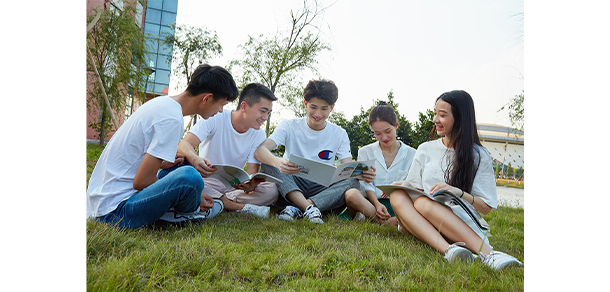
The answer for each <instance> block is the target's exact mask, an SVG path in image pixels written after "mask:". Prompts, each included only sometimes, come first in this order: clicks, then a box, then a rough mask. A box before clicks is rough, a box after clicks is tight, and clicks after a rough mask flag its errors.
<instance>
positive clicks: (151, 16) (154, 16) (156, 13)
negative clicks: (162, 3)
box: [146, 9, 161, 23]
mask: <svg viewBox="0 0 610 292" xmlns="http://www.w3.org/2000/svg"><path fill="white" fill-rule="evenodd" d="M146 22H151V23H161V11H160V10H156V9H147V10H146Z"/></svg>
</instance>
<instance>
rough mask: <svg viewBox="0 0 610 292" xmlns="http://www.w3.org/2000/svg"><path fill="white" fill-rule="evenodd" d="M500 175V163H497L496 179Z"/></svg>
mask: <svg viewBox="0 0 610 292" xmlns="http://www.w3.org/2000/svg"><path fill="white" fill-rule="evenodd" d="M499 175H500V163H497V164H496V172H495V177H496V178H498V176H499Z"/></svg>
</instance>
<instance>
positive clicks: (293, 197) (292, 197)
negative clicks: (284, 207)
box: [286, 190, 313, 212]
mask: <svg viewBox="0 0 610 292" xmlns="http://www.w3.org/2000/svg"><path fill="white" fill-rule="evenodd" d="M286 199H288V200H289V201H290V202H292V203H293V204H295V205H296V206H297V207H298V208H299V209H301V211H303V212H305V209H307V207H308V206H310V205H313V202H312V201H311V200H309V199H305V196H303V193H301V192H300V191H297V190H295V191H292V192H290V193H287V194H286Z"/></svg>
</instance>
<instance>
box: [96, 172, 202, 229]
mask: <svg viewBox="0 0 610 292" xmlns="http://www.w3.org/2000/svg"><path fill="white" fill-rule="evenodd" d="M182 166H184V167H182ZM171 170H172V171H161V172H159V174H158V175H157V177H158V178H159V180H158V181H156V182H155V183H153V184H152V185H150V186H148V187H146V188H145V189H143V190H141V191H140V192H138V193H136V194H135V195H133V196H131V197H130V198H129V199H127V200H125V201H123V202H121V203H120V204H119V206H118V207H117V208H116V209H115V210H114V211H112V212H110V213H108V214H106V215H104V216H101V217H98V220H100V221H102V222H106V223H109V224H116V225H117V226H118V227H125V228H138V227H142V226H147V225H150V224H152V223H154V222H155V221H157V220H158V219H159V218H161V216H163V214H165V212H167V211H168V210H169V209H170V208H174V210H176V211H178V212H184V213H190V212H194V211H196V210H197V208H198V207H199V205H200V204H201V192H202V191H203V178H201V175H200V174H199V172H197V170H195V168H194V167H192V166H185V165H184V164H183V165H181V167H177V166H176V167H173V168H171Z"/></svg>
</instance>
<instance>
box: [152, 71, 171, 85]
mask: <svg viewBox="0 0 610 292" xmlns="http://www.w3.org/2000/svg"><path fill="white" fill-rule="evenodd" d="M155 73H156V76H155V82H156V83H164V84H169V70H163V69H157V72H155Z"/></svg>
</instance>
